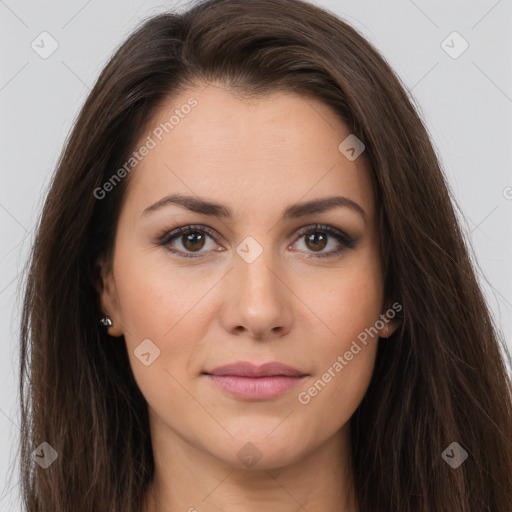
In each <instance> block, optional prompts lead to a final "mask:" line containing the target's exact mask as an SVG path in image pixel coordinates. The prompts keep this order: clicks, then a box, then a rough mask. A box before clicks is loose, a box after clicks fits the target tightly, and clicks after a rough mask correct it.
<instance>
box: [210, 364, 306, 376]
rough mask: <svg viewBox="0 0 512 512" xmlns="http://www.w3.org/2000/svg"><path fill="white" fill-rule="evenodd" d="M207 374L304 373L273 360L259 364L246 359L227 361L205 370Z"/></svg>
mask: <svg viewBox="0 0 512 512" xmlns="http://www.w3.org/2000/svg"><path fill="white" fill-rule="evenodd" d="M204 373H206V374H207V375H233V376H237V377H271V376H276V375H286V376H289V377H303V376H304V375H306V374H305V373H303V372H301V371H299V370H297V369H296V368H292V367H291V366H288V365H286V364H282V363H279V362H277V361H273V362H270V363H265V364H262V365H260V366H257V365H254V364H252V363H249V362H246V361H239V362H236V363H229V364H226V365H223V366H218V367H217V368H214V369H213V370H209V371H205V372H204Z"/></svg>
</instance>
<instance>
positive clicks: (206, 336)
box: [101, 85, 389, 469]
mask: <svg viewBox="0 0 512 512" xmlns="http://www.w3.org/2000/svg"><path fill="white" fill-rule="evenodd" d="M191 98H193V99H191ZM187 105H188V107H187ZM173 115H174V118H172V120H171V116H173ZM166 123H167V124H166ZM349 135H350V131H349V130H348V129H347V128H346V126H345V125H344V124H343V123H342V122H340V120H339V119H338V118H337V116H335V114H334V113H333V112H332V111H331V110H330V109H329V108H328V107H327V106H325V105H324V104H323V103H322V102H320V101H318V100H313V99H304V98H302V97H300V96H297V95H295V94H293V93H285V92H279V93H277V92H275V93H273V94H272V95H270V96H268V97H267V98H265V99H259V100H251V101H245V100H241V99H239V98H237V97H235V96H233V95H232V94H231V93H230V92H228V91H227V90H226V89H224V88H223V87H221V86H217V85H210V86H208V87H206V88H199V87H198V88H193V89H190V90H189V91H188V92H187V93H185V94H182V95H180V96H179V97H175V98H174V99H173V100H172V101H169V102H168V103H166V105H165V107H164V108H162V109H161V110H160V111H159V113H158V115H157V116H156V117H155V118H154V120H153V122H152V123H151V124H150V129H149V131H148V132H147V133H145V134H144V136H143V137H142V138H141V141H140V144H139V145H138V146H137V147H136V148H135V150H136V151H138V156H137V157H136V158H137V159H138V160H139V159H140V162H139V163H138V164H137V165H136V167H134V168H133V170H131V171H130V174H129V177H128V178H125V179H129V183H128V189H127V195H126V196H125V202H124V204H123V207H122V211H121V214H120V218H119V223H118V228H117V235H116V239H115V251H114V258H113V267H112V272H111V273H108V274H106V275H104V281H103V284H104V286H103V289H102V291H101V297H102V304H103V308H104V311H105V313H107V314H109V315H110V316H111V318H112V320H113V327H111V328H110V331H109V332H110V334H112V335H114V336H120V335H121V334H124V336H125V340H126V344H127V348H128V354H129V356H130V363H131V366H132V369H133V373H134V376H135V379H136V381H137V384H138V386H139V387H140V390H141V392H142V393H143V395H144V397H145V398H146V400H147V402H148V405H149V414H150V421H151V429H152V435H153V436H154V438H157V439H158V440H159V442H167V443H170V444H171V445H173V446H174V445H175V446H176V451H177V450H178V449H179V448H178V447H179V446H181V447H183V446H186V447H188V448H189V449H192V450H193V451H194V452H195V453H198V452H197V450H199V451H200V453H202V454H203V455H207V456H213V457H215V458H216V460H221V461H222V462H223V463H226V464H229V465H230V466H235V467H244V466H245V467H250V466H252V465H255V466H256V465H257V467H258V468H267V469H268V468H272V467H277V466H282V465H285V464H289V463H292V462H294V461H298V460H299V459H301V458H303V457H305V456H306V455H307V454H309V453H311V452H313V451H314V450H315V449H316V448H318V447H320V446H321V445H323V444H324V443H325V441H327V440H328V439H332V438H333V436H335V435H340V434H341V433H343V432H345V433H346V432H348V429H347V428H346V427H347V426H348V423H347V422H348V421H349V419H350V417H351V416H352V414H353V413H354V411H355V410H356V408H357V407H358V405H359V403H360V402H361V400H362V398H363V396H364V394H365V392H366V389H367V387H368V384H369V381H370V377H371V374H372V370H373V367H374V361H375V356H376V351H377V341H378V337H377V336H375V337H373V338H372V337H371V336H366V338H367V343H366V344H364V343H362V342H361V341H360V340H361V339H362V338H361V334H362V333H364V332H365V329H368V328H370V327H372V326H374V325H375V323H376V321H377V320H379V315H380V314H381V313H384V308H385V305H384V304H383V275H382V273H381V255H380V254H379V249H378V247H379V245H378V244H379V233H378V232H377V231H376V219H375V209H374V197H373V195H372V188H371V182H370V177H369V173H368V169H367V167H366V163H365V156H364V153H363V154H362V155H361V156H359V157H357V153H358V150H360V149H361V148H360V147H358V146H354V144H353V143H352V144H351V139H348V141H346V142H345V143H344V144H343V145H342V146H341V149H340V148H339V146H340V144H341V143H342V142H343V141H344V140H345V139H346V138H347V136H349ZM148 136H149V138H148ZM352 142H353V141H352ZM144 145H145V147H146V150H143V149H140V148H141V147H142V146H144ZM347 147H348V148H350V147H354V149H355V151H351V150H350V149H348V150H347ZM139 157H140V158H139ZM355 157H357V158H355ZM132 163H133V162H132ZM341 197H343V198H346V199H336V200H334V198H341ZM166 198H169V200H166ZM171 198H174V199H173V200H172V199H171ZM326 199H333V200H332V201H331V203H324V201H325V200H326ZM316 202H319V204H317V205H316V206H315V204H314V203H316ZM309 203H310V204H309ZM308 204H309V206H307V205H308ZM214 205H215V206H214ZM315 224H319V225H320V226H317V227H315ZM191 225H193V227H192V228H190V229H189V230H188V231H185V232H182V233H179V234H175V236H173V234H172V233H171V232H173V231H174V230H176V229H177V228H186V227H187V226H191ZM388 333H389V332H388ZM358 336H359V338H358ZM363 337H364V336H363ZM356 347H359V350H358V349H357V348H356ZM350 354H352V356H350ZM342 361H343V362H342ZM240 362H249V363H252V364H253V365H262V364H264V363H269V362H277V363H281V364H283V365H287V366H289V367H292V368H294V369H295V370H296V371H297V374H298V376H290V375H288V376H283V375H281V376H278V375H279V374H280V373H282V368H281V369H280V368H279V367H277V368H274V369H272V368H268V370H269V373H270V375H267V376H266V377H261V376H259V377H255V376H252V377H251V376H245V377H244V376H240V373H241V370H240V368H238V369H237V368H235V369H231V370H229V369H228V370H226V371H225V372H224V373H225V374H226V375H224V376H221V375H219V374H220V373H223V372H220V371H218V372H216V371H215V369H217V368H219V367H221V366H224V365H227V364H233V363H240ZM215 373H217V375H216V376H214V374H215ZM344 427H345V428H344ZM248 443H250V444H248ZM183 453H184V452H183Z"/></svg>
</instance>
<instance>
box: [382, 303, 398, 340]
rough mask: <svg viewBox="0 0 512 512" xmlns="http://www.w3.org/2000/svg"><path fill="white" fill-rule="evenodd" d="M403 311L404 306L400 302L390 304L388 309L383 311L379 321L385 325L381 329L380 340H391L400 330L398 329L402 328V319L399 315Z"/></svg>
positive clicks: (385, 308)
mask: <svg viewBox="0 0 512 512" xmlns="http://www.w3.org/2000/svg"><path fill="white" fill-rule="evenodd" d="M402 309H403V308H402V305H401V304H400V303H399V302H394V303H393V304H389V305H388V306H387V307H384V308H383V309H382V314H381V315H380V317H379V320H381V321H382V322H383V324H384V325H383V326H382V328H381V329H379V337H380V338H389V337H390V336H391V335H392V334H393V333H394V332H395V331H396V330H397V329H398V327H400V325H401V323H402V319H401V317H400V316H399V313H400V311H402ZM379 325H380V323H379Z"/></svg>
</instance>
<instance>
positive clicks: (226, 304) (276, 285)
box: [220, 250, 294, 341]
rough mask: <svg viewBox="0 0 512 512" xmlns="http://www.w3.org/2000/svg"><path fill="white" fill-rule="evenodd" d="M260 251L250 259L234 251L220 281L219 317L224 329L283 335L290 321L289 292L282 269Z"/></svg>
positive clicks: (265, 335)
mask: <svg viewBox="0 0 512 512" xmlns="http://www.w3.org/2000/svg"><path fill="white" fill-rule="evenodd" d="M270 253H271V251H265V250H264V251H263V252H262V254H261V255H260V256H259V257H258V258H257V259H256V260H255V261H252V262H248V261H246V260H244V259H243V258H242V257H239V256H238V255H235V257H234V263H233V266H234V268H233V269H232V270H231V272H229V273H228V275H227V279H226V280H225V282H224V284H223V285H224V287H225V289H224V301H223V304H222V307H221V312H220V319H221V323H222V325H223V327H224V329H226V331H227V332H230V333H231V334H235V335H238V336H240V335H244V334H245V335H247V336H249V337H251V338H254V339H256V340H260V341H264V340H271V339H275V338H279V337H281V336H284V335H285V334H287V333H288V332H290V330H291V326H292V323H293V311H292V302H293V297H294V296H293V293H292V291H291V289H290V287H289V286H290V285H289V284H288V283H287V282H286V281H287V279H286V276H285V271H284V269H283V268H282V267H281V266H279V265H278V264H277V263H276V262H275V261H272V258H271V254H270Z"/></svg>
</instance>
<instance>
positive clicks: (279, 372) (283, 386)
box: [203, 361, 308, 400]
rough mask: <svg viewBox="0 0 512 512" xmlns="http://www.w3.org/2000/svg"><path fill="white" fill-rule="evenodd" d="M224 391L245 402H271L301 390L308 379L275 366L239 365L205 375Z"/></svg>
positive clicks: (293, 371)
mask: <svg viewBox="0 0 512 512" xmlns="http://www.w3.org/2000/svg"><path fill="white" fill-rule="evenodd" d="M203 375H204V376H206V377H207V378H208V380H209V381H210V382H212V383H213V384H214V385H215V386H216V387H217V388H218V389H220V390H221V391H223V392H225V393H227V394H229V395H231V396H234V397H237V398H241V399H244V400H268V399H270V398H274V397H276V396H279V395H281V394H283V393H285V392H286V391H289V390H291V389H292V388H293V387H295V386H297V385H298V384H299V383H300V382H301V381H302V380H304V379H305V378H306V377H307V376H308V375H307V374H306V373H304V372H301V371H299V370H297V369H296V368H292V367H291V366H288V365H285V364H282V363H278V362H271V363H266V364H263V365H260V366H255V365H253V364H251V363H248V362H243V361H242V362H237V363H231V364H228V365H224V366H220V367H217V368H215V369H213V370H210V371H205V372H203Z"/></svg>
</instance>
